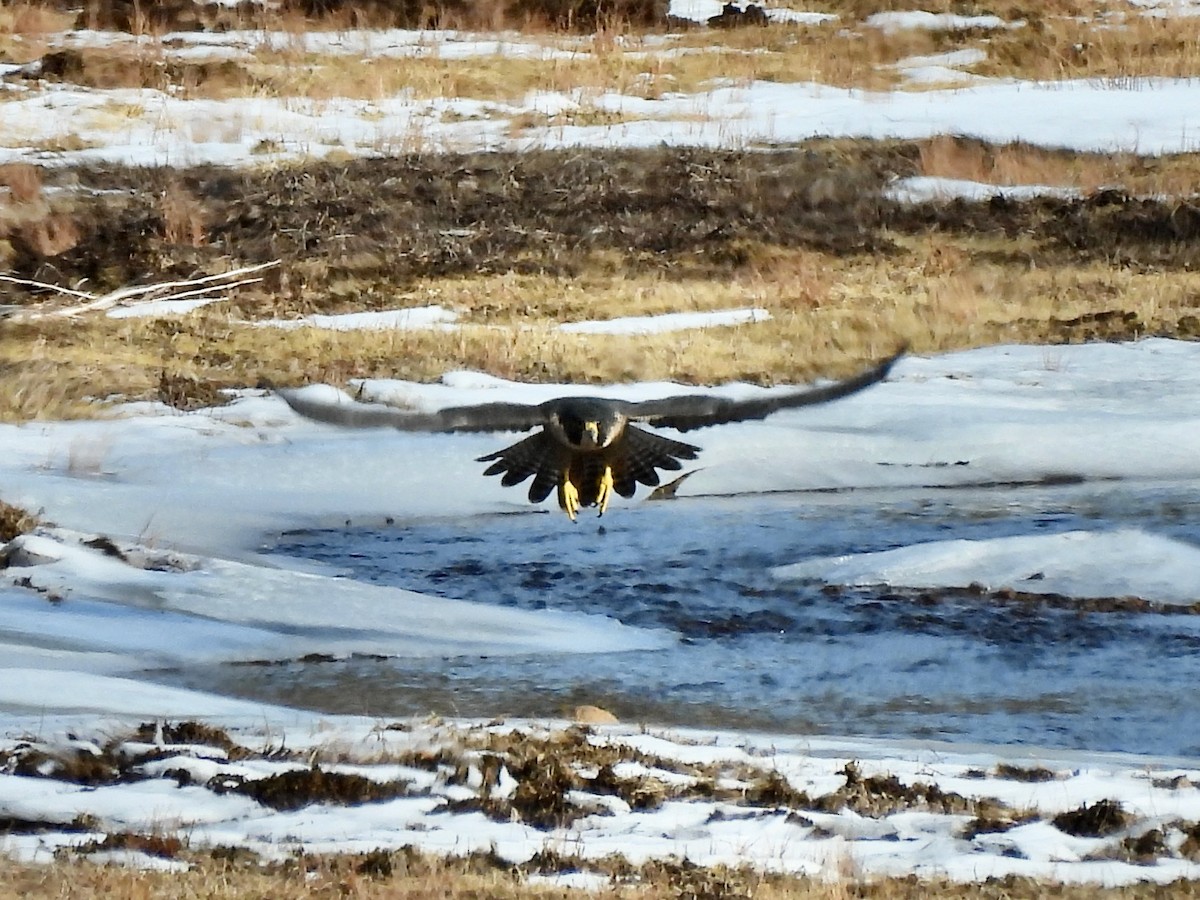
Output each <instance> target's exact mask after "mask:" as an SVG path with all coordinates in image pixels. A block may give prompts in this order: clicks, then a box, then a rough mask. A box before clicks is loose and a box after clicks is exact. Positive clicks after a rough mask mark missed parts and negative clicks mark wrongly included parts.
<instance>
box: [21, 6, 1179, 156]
mask: <svg viewBox="0 0 1200 900" xmlns="http://www.w3.org/2000/svg"><path fill="white" fill-rule="evenodd" d="M1142 5H1143V6H1144V7H1145V8H1144V9H1142V10H1140V12H1141V13H1142V14H1144V15H1190V14H1192V13H1193V12H1194V8H1193V7H1192V6H1190V5H1185V4H1165V3H1155V4H1150V3H1147V4H1142ZM719 6H720V5H719V4H718V3H717V2H716V0H695V2H692V3H683V2H680V0H677V2H676V4H675V6H674V8H673V12H674V13H675V14H676V15H679V16H683V17H690V18H694V19H698V20H704V19H706V18H707V17H708V16H709V15H714V14H716V13H717V12H719V11H720V9H719ZM1133 12H1134V13H1135V14H1136V13H1137V12H1139V10H1137V9H1135V10H1133ZM772 15H774V16H775V17H776V18H788V19H790V20H792V21H795V22H797V25H798V27H803V26H804V24H805V23H808V24H814V25H816V24H819V23H821V22H824V21H827V20H828V19H829V17H828V16H824V15H816V14H813V15H810V16H805V15H803V14H801V13H796V12H794V11H791V10H786V9H773V10H772ZM865 27H867V28H878V29H881V30H885V31H888V32H895V31H897V30H904V29H915V28H919V29H932V30H941V31H954V30H960V29H964V28H970V29H975V30H979V29H996V28H1020V27H1023V23H1022V22H1006V21H1004V20H1001V19H999V18H997V17H995V16H976V17H964V16H951V15H933V14H930V13H925V12H920V11H912V12H892V13H880V14H879V15H878V16H875V17H873V18H872V19H871V20H869V21H868V22H867V23H866V26H865ZM1105 27H1120V24H1119V23H1109V24H1107V25H1106V26H1105ZM138 40H142V39H139V38H133V37H130V36H128V35H123V36H122V35H112V34H108V33H97V32H76V33H73V34H71V35H67V36H64V37H63V38H62V39H61V41H59V42H58V43H60V44H61V45H62V46H70V47H80V46H84V47H97V46H108V45H112V44H121V43H130V44H135V43H137V41H138ZM672 43H673V38H672V37H671V36H670V35H667V36H651V37H648V38H646V39H645V40H644V42H642V43H641V44H639V45H637V46H636V47H623V48H622V52H633V53H644V54H645V55H646V56H647V58H652V57H653V56H655V55H656V54H664V53H670V52H673V50H672ZM275 45H279V46H282V47H287V48H292V49H297V50H301V49H303V50H304V51H307V52H312V53H321V54H355V55H360V56H363V57H364V58H365V59H367V60H370V59H372V58H383V57H390V56H404V57H410V56H422V57H428V56H434V57H440V58H444V59H456V58H463V57H467V56H481V55H482V56H492V55H505V56H513V57H535V58H547V59H552V58H564V57H565V58H570V57H578V56H583V55H587V54H589V53H591V52H593V50H592V48H591V47H590V45H589V44H588V42H587V41H584V40H581V39H577V38H571V39H563V40H561V41H558V42H553V41H549V42H548V41H547V39H545V38H539V39H533V38H528V37H524V36H521V35H518V34H506V35H503V36H501V37H500V38H497V37H496V36H495V35H473V34H467V33H463V32H454V31H445V32H421V31H386V32H356V31H349V32H337V33H322V34H305V35H300V36H296V35H292V34H287V35H281V34H272V33H269V32H228V33H223V34H205V33H181V34H173V35H167V36H165V37H164V39H163V42H162V47H161V48H160V49H158V50H156V52H161V53H162V54H164V55H166V56H171V55H174V56H178V57H183V58H187V59H192V60H195V59H227V58H251V57H252V55H253V54H254V53H255V52H256V51H257V50H258V49H260V48H262V47H264V46H275ZM50 46H51V47H52V48H53V47H54V46H57V44H56V41H55V40H54V39H51V40H50ZM980 52H981V51H977V50H974V51H972V50H967V51H961V52H957V53H948V54H941V55H940V56H935V57H918V58H913V59H910V60H904V61H902V62H901V63H899V64H898V68H899V69H900V70H901V71H902V72H903V73H904V76H905V79H906V81H907V82H908V83H909V85H910V86H917V87H919V88H922V89H920V90H916V91H909V90H896V91H888V92H877V91H864V90H859V89H843V88H835V87H830V86H827V85H822V84H816V83H809V82H796V83H785V82H775V81H754V82H751V83H749V84H744V85H742V84H737V85H734V84H728V83H723V82H718V83H714V84H713V85H712V86H711V88H710V89H708V90H704V91H701V92H696V93H683V92H666V93H662V94H661V95H659V94H655V95H654V96H650V97H645V96H637V95H633V94H621V93H617V92H613V91H608V92H602V93H597V92H596V91H594V90H587V91H535V92H531V93H530V94H528V95H527V96H525V97H524V98H522V99H521V100H520V101H516V102H501V101H487V102H485V101H480V100H474V99H464V98H456V97H440V98H431V99H424V98H417V97H413V96H410V95H408V94H400V95H396V96H385V97H380V98H378V99H374V100H350V99H340V98H336V97H335V98H329V99H323V100H312V99H307V98H299V97H251V98H245V97H239V98H235V99H230V100H194V99H188V98H186V97H184V96H178V95H174V94H171V93H166V92H161V91H155V90H135V89H125V90H90V89H86V88H81V87H76V86H70V85H65V84H46V83H43V84H39V83H37V82H36V81H34V82H28V81H23V80H21V79H20V78H17V77H15V75H17V74H20V73H16V72H15V70H16V68H17V67H13V66H9V67H6V68H7V69H8V70H10V71H9V76H10V77H8V78H7V79H6V80H5V81H4V82H3V94H0V98H2V103H3V108H4V116H3V122H2V124H0V162H4V161H9V160H25V161H37V162H41V163H46V164H70V163H88V162H90V163H95V162H100V161H109V162H122V163H129V164H133V165H173V166H185V165H195V164H202V163H217V164H223V165H247V164H248V165H259V164H262V163H263V162H267V161H270V160H275V159H295V158H320V157H323V156H325V155H326V154H328V153H330V152H335V151H336V152H337V153H339V154H342V153H349V154H352V155H359V156H372V155H380V154H388V153H393V152H398V151H403V150H406V149H407V150H414V149H420V150H423V151H436V150H457V151H465V150H476V149H495V150H501V149H515V150H521V149H529V148H553V147H565V146H611V147H647V146H659V145H662V144H664V143H665V144H671V145H681V146H705V147H735V148H742V147H746V148H762V147H766V146H770V145H774V144H777V143H782V142H793V141H802V140H805V139H807V138H812V137H818V136H822V137H842V136H846V137H864V138H923V137H929V136H932V135H938V134H961V135H967V136H973V137H977V138H980V139H982V140H986V141H994V142H998V143H1006V142H1012V141H1023V142H1026V143H1030V144H1035V145H1038V146H1048V147H1065V148H1075V149H1079V150H1088V151H1096V152H1106V151H1124V152H1132V153H1140V154H1148V155H1158V154H1168V153H1180V152H1188V151H1192V150H1195V149H1196V146H1197V140H1198V138H1197V134H1198V133H1200V113H1197V110H1200V82H1197V81H1195V80H1193V79H1169V78H1133V79H1113V80H1079V81H1054V82H1030V81H1021V80H1016V79H986V78H980V77H977V76H974V75H972V74H971V73H970V72H969V71H965V70H966V69H969V67H970V66H972V65H974V64H976V63H978V62H980V60H981V58H980ZM34 66H35V68H34V69H30V70H28V73H29V74H33V75H36V64H34ZM1064 111H1066V112H1064ZM530 113H534V114H537V115H541V116H545V117H550V118H553V117H558V121H557V122H553V121H552V122H550V123H548V124H533V125H530V124H528V117H529V114H530ZM577 113H586V114H587V115H589V116H594V115H597V114H599V115H600V116H601V118H603V119H606V120H609V121H611V119H612V118H613V117H617V118H619V119H620V120H621V121H618V122H615V123H611V124H601V125H575V124H571V119H572V116H573V114H577ZM46 147H53V149H44V148H46Z"/></svg>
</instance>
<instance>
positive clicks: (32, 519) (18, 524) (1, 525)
mask: <svg viewBox="0 0 1200 900" xmlns="http://www.w3.org/2000/svg"><path fill="white" fill-rule="evenodd" d="M39 522H40V520H39V519H38V517H37V516H36V515H35V514H34V513H31V512H29V511H28V510H26V509H22V508H21V507H19V506H13V505H12V504H11V503H5V502H4V501H3V500H0V544H3V543H5V542H7V541H11V540H12V539H13V538H15V537H16V536H17V535H18V534H24V533H25V532H27V531H32V530H33V529H34V528H36V527H37V526H38V524H39Z"/></svg>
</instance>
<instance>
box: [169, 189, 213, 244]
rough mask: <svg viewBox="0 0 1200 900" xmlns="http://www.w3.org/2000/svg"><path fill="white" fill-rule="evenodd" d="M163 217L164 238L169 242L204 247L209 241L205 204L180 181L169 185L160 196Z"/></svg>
mask: <svg viewBox="0 0 1200 900" xmlns="http://www.w3.org/2000/svg"><path fill="white" fill-rule="evenodd" d="M159 211H160V212H161V214H162V219H163V238H164V239H165V240H166V242H167V243H168V244H180V245H183V246H185V247H203V246H204V245H205V244H206V243H207V242H208V236H207V233H206V231H205V225H204V219H205V212H204V204H203V203H202V202H201V201H200V199H199V198H198V197H196V196H195V195H194V194H192V193H191V192H190V191H189V190H188V189H187V188H186V187H185V186H184V185H183V184H181V183H180V182H178V181H174V182H172V183H171V184H170V185H168V186H167V189H166V190H165V191H164V192H163V194H162V196H161V197H160V198H159Z"/></svg>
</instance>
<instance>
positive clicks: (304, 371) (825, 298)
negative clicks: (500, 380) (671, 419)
mask: <svg viewBox="0 0 1200 900" xmlns="http://www.w3.org/2000/svg"><path fill="white" fill-rule="evenodd" d="M897 243H898V244H899V245H900V246H901V248H902V252H901V253H900V254H898V255H896V256H894V257H893V258H890V259H876V258H873V257H852V258H846V259H839V258H834V257H827V256H824V255H822V254H819V253H816V252H815V251H796V250H787V249H784V248H768V249H767V250H764V251H762V252H760V254H759V255H758V256H757V257H756V261H755V262H754V263H753V264H750V265H747V266H745V267H743V268H742V269H740V270H739V271H738V272H737V273H736V274H735V275H734V276H733V277H729V278H725V279H709V280H702V279H686V278H685V279H680V280H675V279H671V278H666V277H663V276H662V275H652V274H646V275H641V276H631V275H629V274H626V273H622V272H616V273H606V272H604V271H603V270H602V269H597V270H596V271H594V272H590V273H588V274H587V275H584V276H581V277H579V278H560V277H555V278H552V277H547V276H519V275H513V274H505V275H495V276H478V277H470V278H455V279H430V280H427V281H426V282H423V283H422V284H421V285H419V286H418V287H417V288H416V289H414V290H411V291H408V292H406V293H405V294H404V295H403V296H401V297H398V298H396V305H398V306H422V305H428V304H434V303H437V304H441V305H444V306H447V307H449V308H451V309H455V310H456V311H458V312H459V313H460V314H461V315H462V316H463V321H464V324H463V325H461V327H458V328H456V329H454V330H450V331H440V330H413V331H392V330H388V331H358V332H335V331H327V330H321V329H317V328H302V329H297V330H279V329H271V328H261V327H253V326H251V325H248V324H245V323H242V322H239V321H236V320H233V319H231V318H230V317H229V314H228V313H227V312H224V311H223V310H221V308H220V307H221V306H222V304H218V305H217V306H214V307H208V308H206V309H205V310H202V311H198V312H196V313H193V314H191V315H189V316H187V317H184V318H182V319H178V320H162V321H155V320H149V319H125V320H111V319H104V318H93V319H85V320H73V321H71V322H69V323H68V322H46V321H39V322H32V323H24V324H21V325H11V326H9V327H7V328H6V329H4V330H3V331H0V367H4V370H5V371H6V372H9V373H11V376H9V377H5V378H4V379H2V380H0V385H2V387H0V419H5V420H9V421H14V420H16V421H20V420H25V419H30V418H65V417H72V416H76V415H88V414H90V415H94V414H95V412H96V408H95V406H94V405H89V404H87V403H86V402H85V398H87V397H96V396H101V397H106V396H109V395H118V396H123V397H127V398H157V397H159V396H160V390H161V385H162V384H163V383H164V381H163V379H164V373H167V374H168V375H169V380H171V381H172V383H181V382H180V379H183V380H184V381H186V382H189V383H191V382H195V383H196V384H197V385H207V386H209V387H245V386H253V385H254V384H256V383H258V382H260V381H261V380H269V381H270V382H272V383H276V384H280V385H288V384H300V383H305V382H311V381H330V382H335V383H345V382H346V381H348V380H349V379H352V378H360V377H397V378H406V379H412V380H417V381H430V380H435V379H437V378H439V377H440V376H441V375H442V374H443V373H444V372H446V371H450V370H455V369H461V368H468V369H477V370H481V371H486V372H489V373H492V374H494V375H497V376H500V377H504V378H512V379H517V380H522V381H569V382H577V383H601V382H604V383H607V382H618V383H619V382H628V381H637V380H660V379H661V380H673V381H680V382H685V383H696V384H712V383H720V382H726V381H735V380H742V381H753V382H758V383H764V384H771V383H795V382H804V381H808V380H811V379H813V378H816V377H818V376H825V377H834V376H841V375H846V374H849V373H850V372H852V371H854V370H856V369H857V368H859V367H860V366H861V365H862V364H863V362H864V361H866V360H870V359H878V358H880V357H882V356H884V355H886V354H887V353H889V352H891V351H892V350H894V349H895V347H897V346H898V345H900V344H902V343H905V342H908V343H909V344H910V345H911V346H912V349H913V352H916V353H928V352H942V351H949V350H956V349H963V348H967V347H972V346H980V345H986V344H990V343H997V342H1005V341H1034V342H1038V341H1049V342H1054V341H1061V340H1080V339H1085V338H1087V337H1090V336H1093V335H1092V333H1091V332H1089V331H1087V330H1079V329H1080V328H1083V327H1084V324H1085V323H1086V320H1087V319H1088V317H1094V316H1097V315H1099V316H1100V317H1101V318H1104V317H1106V316H1116V317H1118V322H1119V323H1125V324H1123V325H1122V327H1123V328H1125V329H1126V331H1131V332H1132V334H1133V335H1136V334H1138V333H1172V332H1173V331H1174V330H1175V329H1176V328H1177V326H1179V323H1180V322H1181V321H1182V320H1185V319H1186V318H1187V317H1189V316H1190V317H1192V318H1193V319H1194V318H1195V317H1196V316H1197V315H1198V314H1200V273H1195V272H1180V271H1171V272H1159V271H1154V270H1149V271H1143V272H1137V271H1133V270H1130V269H1114V268H1112V267H1110V266H1107V265H1104V264H1100V263H1091V264H1081V265H1075V266H1063V267H1055V268H1036V267H1023V266H1020V265H1014V264H1012V263H1010V262H1005V261H1004V259H1005V257H1004V256H1002V255H1001V254H999V253H998V251H999V250H1000V249H1001V248H1002V247H1003V248H1004V249H1005V250H1006V251H1009V252H1010V253H1011V251H1013V250H1014V247H1013V246H1012V245H1011V243H1007V244H1006V243H1005V242H1002V241H1001V240H1000V239H998V238H987V237H977V238H970V239H965V238H960V239H951V238H947V237H933V238H923V237H913V238H898V239H897ZM1018 256H1019V254H1018ZM276 299H277V300H278V298H276ZM745 306H756V307H763V308H766V309H767V310H769V311H770V313H771V315H772V317H773V318H772V319H771V320H769V321H766V322H760V323H755V324H750V325H743V326H736V327H725V328H713V329H704V330H692V331H683V332H674V333H666V334H649V335H603V334H594V335H586V334H567V333H562V332H560V331H557V330H556V328H555V326H557V325H558V324H559V323H560V322H563V321H579V320H581V319H587V318H615V317H619V316H627V315H654V314H658V313H663V312H678V311H689V310H697V311H704V310H716V309H725V308H735V307H745ZM1129 317H1132V318H1129ZM1072 320H1079V321H1078V322H1077V323H1076V324H1075V325H1072V324H1070V323H1071V322H1072ZM1129 322H1132V323H1133V324H1132V325H1129V324H1128V323H1129ZM1123 333H1124V332H1123ZM1101 336H1103V335H1101Z"/></svg>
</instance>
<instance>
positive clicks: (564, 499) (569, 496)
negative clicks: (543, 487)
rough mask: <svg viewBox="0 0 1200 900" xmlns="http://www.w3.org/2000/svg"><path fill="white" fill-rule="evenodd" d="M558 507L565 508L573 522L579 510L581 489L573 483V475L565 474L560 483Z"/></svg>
mask: <svg viewBox="0 0 1200 900" xmlns="http://www.w3.org/2000/svg"><path fill="white" fill-rule="evenodd" d="M558 505H559V506H561V507H562V508H563V511H564V512H566V514H567V516H568V517H569V518H570V519H571V521H572V522H574V521H575V513H576V512H577V511H578V510H579V489H578V488H577V487H575V485H574V484H572V483H571V473H570V472H563V473H562V477H561V478H560V479H559V482H558Z"/></svg>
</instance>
